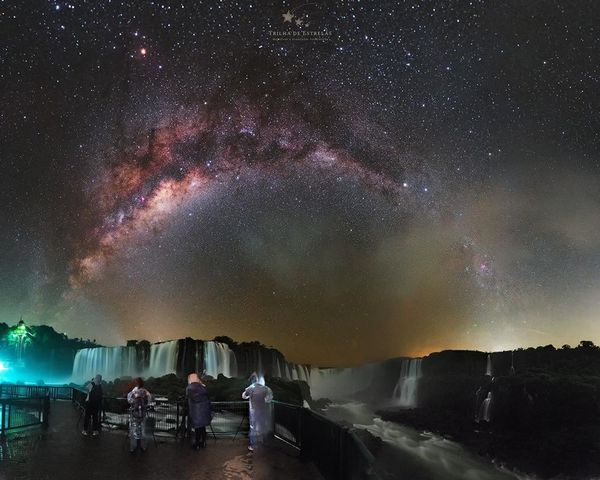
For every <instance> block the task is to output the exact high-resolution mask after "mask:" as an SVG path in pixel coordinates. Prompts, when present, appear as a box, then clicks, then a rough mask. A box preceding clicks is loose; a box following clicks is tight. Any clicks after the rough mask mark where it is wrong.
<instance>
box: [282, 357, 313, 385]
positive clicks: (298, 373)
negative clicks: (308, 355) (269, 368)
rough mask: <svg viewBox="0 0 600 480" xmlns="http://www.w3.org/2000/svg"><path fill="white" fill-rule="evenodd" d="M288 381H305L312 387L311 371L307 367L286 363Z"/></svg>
mask: <svg viewBox="0 0 600 480" xmlns="http://www.w3.org/2000/svg"><path fill="white" fill-rule="evenodd" d="M286 371H287V380H303V381H305V382H306V383H308V384H309V385H310V370H309V368H308V367H307V366H306V365H298V364H296V363H290V362H286Z"/></svg>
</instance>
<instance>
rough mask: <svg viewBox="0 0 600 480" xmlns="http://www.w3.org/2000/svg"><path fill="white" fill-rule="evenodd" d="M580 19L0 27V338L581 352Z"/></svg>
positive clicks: (203, 9) (594, 150) (595, 168)
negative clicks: (1, 326)
mask: <svg viewBox="0 0 600 480" xmlns="http://www.w3.org/2000/svg"><path fill="white" fill-rule="evenodd" d="M599 17H600V9H599V8H598V7H597V6H596V5H595V3H594V2H591V1H589V2H576V3H575V2H562V1H559V2H553V3H549V2H548V3H539V2H531V3H526V4H523V3H521V2H519V3H517V2H502V3H500V4H498V3H494V4H492V3H490V2H479V1H477V2H476V1H473V2H402V3H397V4H396V3H392V2H388V3H386V2H362V1H354V2H335V3H333V2H332V3H318V4H312V5H301V4H298V5H296V4H282V3H279V2H227V1H222V2H221V1H215V2H212V1H211V2H209V1H206V2H199V1H197V2H174V3H170V2H169V3H167V2H153V1H150V2H131V1H112V2H60V1H52V2H40V3H37V4H35V5H27V6H25V5H19V4H17V3H11V2H3V3H0V23H1V28H0V32H1V33H0V35H1V38H2V41H1V42H0V49H1V50H0V62H1V65H0V67H1V68H0V81H1V82H2V89H1V91H0V92H1V93H0V95H1V97H2V105H3V109H2V112H1V113H0V115H1V116H0V127H1V130H0V131H1V132H2V133H1V134H0V135H2V142H1V145H2V147H1V148H2V164H1V166H0V200H1V201H2V205H3V208H2V213H0V221H1V225H2V229H1V232H0V247H1V248H0V265H1V267H0V316H1V317H2V318H1V319H0V321H7V322H9V323H11V322H13V320H15V319H18V318H19V317H20V315H23V317H24V318H25V319H26V320H28V321H30V322H32V323H48V324H51V325H54V326H56V327H57V328H59V329H61V330H64V331H65V332H67V333H68V334H70V335H76V336H83V337H86V338H96V339H98V340H99V341H100V342H102V343H106V344H121V343H123V342H124V340H125V339H127V338H147V339H149V340H152V341H157V340H165V339H170V338H178V337H185V336H193V337H197V338H212V337H214V336H215V335H229V336H231V337H233V338H235V339H238V340H254V339H258V340H260V341H262V342H264V343H267V344H270V345H273V346H275V347H278V348H280V349H281V350H282V351H283V352H284V353H285V354H286V355H287V356H289V357H290V358H291V359H292V360H295V361H299V362H306V363H317V364H322V365H343V364H349V363H358V362H364V361H369V360H375V359H381V358H387V357H390V356H398V355H403V354H410V355H418V354H423V353H426V352H428V351H432V350H435V349H441V348H478V349H486V350H490V349H499V348H512V347H516V346H527V345H531V344H547V343H554V344H556V345H562V344H563V343H577V342H578V341H579V340H580V339H581V338H583V337H586V338H588V337H589V338H591V339H592V340H595V339H597V337H598V336H599V335H600V330H599V329H598V326H597V322H595V319H597V312H598V307H599V306H600V305H599V304H598V298H599V297H598V280H599V279H600V261H599V260H598V259H599V258H600V255H599V254H600V234H598V232H600V217H599V216H598V212H599V211H600V209H599V208H598V207H600V190H599V189H598V188H597V186H598V181H599V180H600V179H599V168H600V160H599V156H598V151H599V149H598V147H599V143H600V142H599V140H600V138H599V133H598V132H599V131H600V129H599V128H598V127H599V125H598V120H597V115H596V112H597V111H598V108H599V107H600V99H599V96H598V94H597V90H598V81H599V79H600V71H599V67H598V64H599V62H598V60H600V58H599V54H598V51H599V47H600V36H599V32H598V27H597V25H598V20H600V18H599ZM292 34H294V35H292ZM286 36H287V37H286ZM293 38H295V40H294V39H293ZM580 337H581V338H580Z"/></svg>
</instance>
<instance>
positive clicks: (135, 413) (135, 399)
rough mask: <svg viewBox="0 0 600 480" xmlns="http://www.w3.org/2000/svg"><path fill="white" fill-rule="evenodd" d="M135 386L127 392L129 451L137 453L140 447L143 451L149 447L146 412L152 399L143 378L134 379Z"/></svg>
mask: <svg viewBox="0 0 600 480" xmlns="http://www.w3.org/2000/svg"><path fill="white" fill-rule="evenodd" d="M134 382H135V387H133V390H131V392H129V393H128V394H127V402H129V405H130V406H129V451H130V452H131V453H135V451H136V450H137V448H138V447H140V449H141V450H142V452H145V451H146V448H147V447H148V444H147V440H146V413H147V412H148V405H149V404H150V401H151V399H152V396H151V395H150V392H149V391H148V390H146V389H145V388H144V381H143V380H142V379H141V378H136V379H135V380H134Z"/></svg>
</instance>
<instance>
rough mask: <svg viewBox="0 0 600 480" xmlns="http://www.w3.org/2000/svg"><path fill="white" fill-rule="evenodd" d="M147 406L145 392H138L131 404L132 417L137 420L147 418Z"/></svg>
mask: <svg viewBox="0 0 600 480" xmlns="http://www.w3.org/2000/svg"><path fill="white" fill-rule="evenodd" d="M147 406H148V400H147V398H146V394H145V392H144V393H142V392H138V393H137V394H136V395H135V396H134V397H133V402H132V403H131V415H133V416H134V417H135V418H144V417H145V416H146V409H147Z"/></svg>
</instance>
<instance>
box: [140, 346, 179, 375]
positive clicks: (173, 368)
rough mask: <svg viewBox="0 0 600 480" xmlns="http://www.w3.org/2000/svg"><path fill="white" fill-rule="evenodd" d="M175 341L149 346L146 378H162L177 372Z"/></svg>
mask: <svg viewBox="0 0 600 480" xmlns="http://www.w3.org/2000/svg"><path fill="white" fill-rule="evenodd" d="M178 343H179V342H178V341H177V340H171V341H170V342H163V343H154V344H152V345H150V365H149V367H148V371H147V372H146V376H148V377H162V376H163V375H168V374H169V373H176V372H177V344H178Z"/></svg>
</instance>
